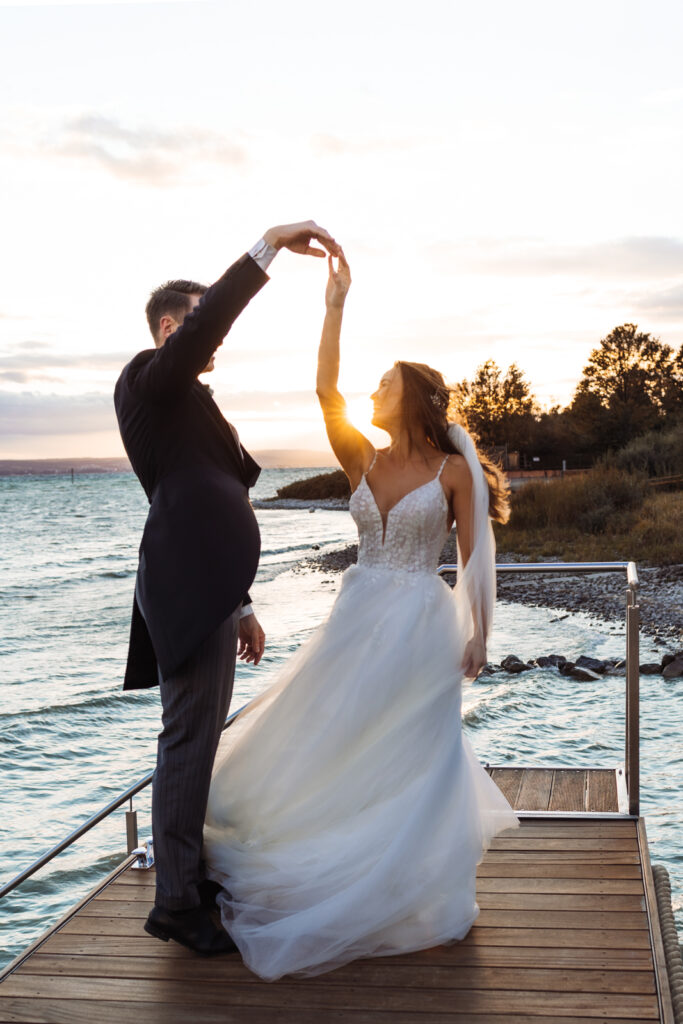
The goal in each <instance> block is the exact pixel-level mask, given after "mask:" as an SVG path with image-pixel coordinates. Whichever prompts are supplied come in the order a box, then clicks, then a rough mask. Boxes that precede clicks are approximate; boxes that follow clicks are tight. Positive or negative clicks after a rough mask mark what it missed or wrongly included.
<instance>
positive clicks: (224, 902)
mask: <svg viewBox="0 0 683 1024" xmlns="http://www.w3.org/2000/svg"><path fill="white" fill-rule="evenodd" d="M329 262H330V273H329V280H328V283H327V290H326V296H325V298H326V306H327V311H326V316H325V321H324V325H323V332H322V339H321V342H320V352H319V361H318V396H319V399H320V404H321V406H322V410H323V415H324V417H325V424H326V427H327V433H328V437H329V439H330V443H331V445H332V448H333V450H334V453H335V455H336V456H337V458H338V459H339V462H340V463H341V465H342V467H343V468H344V471H345V472H346V474H347V476H348V477H349V480H350V483H351V487H352V490H353V493H352V495H351V499H350V502H349V509H350V512H351V515H352V516H353V518H354V520H355V522H356V525H357V527H358V534H359V549H358V564H357V565H355V566H352V567H351V568H349V569H347V571H346V572H345V573H344V576H343V579H342V584H341V588H340V591H339V595H338V597H337V599H336V602H335V604H334V606H333V609H332V611H331V613H330V616H329V619H328V620H327V622H326V623H324V624H323V625H322V626H321V627H320V628H319V629H318V630H317V632H316V633H315V634H314V635H313V637H312V638H311V639H310V640H309V641H308V642H307V643H305V644H304V645H303V646H302V647H301V648H300V649H299V651H298V652H297V653H296V654H295V655H294V656H293V657H292V658H291V659H290V661H289V662H288V663H287V665H286V666H285V668H284V670H283V671H282V673H281V675H280V676H279V678H278V680H277V681H276V682H275V684H274V685H273V686H272V687H270V688H269V689H268V690H267V691H266V693H264V694H263V695H262V696H261V697H260V698H258V699H257V700H255V701H253V702H252V703H251V705H250V706H249V708H248V709H247V710H246V711H245V712H243V713H242V714H241V715H240V716H239V717H238V718H237V719H236V721H235V722H234V723H233V725H232V726H231V727H230V729H228V730H226V732H225V733H224V734H223V742H222V745H221V747H220V748H219V751H218V755H217V758H216V765H215V769H214V776H213V780H212V784H211V792H210V795H209V806H208V812H207V818H206V824H205V829H204V856H205V858H206V864H207V874H208V877H209V878H212V879H213V880H214V881H216V882H219V883H220V884H221V885H222V886H223V887H224V888H223V891H222V892H221V893H220V895H219V897H218V905H219V907H220V910H221V917H222V921H223V924H224V926H225V928H226V929H227V931H228V932H229V933H230V935H231V936H232V938H233V939H234V941H235V943H236V944H237V946H238V948H239V950H240V952H241V953H242V956H243V958H244V962H245V963H246V964H247V966H248V967H250V968H251V970H252V971H254V972H255V973H256V974H258V975H260V976H261V977H263V978H266V979H268V980H274V979H276V978H280V977H282V976H283V975H285V974H298V975H312V974H319V973H322V972H323V971H329V970H331V969H333V968H335V967H339V966H340V965H341V964H344V963H347V962H348V961H350V960H354V959H356V958H358V957H369V956H385V955H389V954H392V953H405V952H409V951H412V950H416V949H423V948H428V947H431V946H435V945H438V944H440V943H443V942H449V941H452V940H454V939H461V938H463V937H464V936H465V935H466V934H467V932H468V931H469V929H470V927H471V925H472V923H473V921H474V920H475V919H476V917H477V914H478V913H479V908H478V907H477V904H476V898H475V873H476V866H477V863H478V862H479V861H480V860H481V858H482V855H483V852H484V851H485V849H486V848H487V846H488V844H489V842H490V840H491V838H492V837H493V836H494V835H495V834H496V833H497V832H499V831H501V830H502V829H506V828H510V827H511V826H516V825H517V824H518V822H517V818H516V816H515V815H514V813H513V811H512V809H511V808H510V806H509V804H508V803H507V801H506V799H505V798H504V796H503V795H502V793H501V792H500V790H499V789H498V788H497V787H496V785H495V784H494V783H493V781H492V780H491V779H490V777H489V776H488V775H487V773H486V772H485V771H484V769H483V768H482V767H481V765H480V764H479V762H478V761H477V759H476V757H475V756H474V754H473V752H472V749H471V747H470V745H469V743H468V741H467V739H466V738H465V737H464V736H463V735H462V726H461V709H460V705H461V684H462V680H463V678H475V677H476V676H477V674H478V673H479V671H480V670H481V668H482V667H483V665H484V663H485V661H486V637H487V634H488V631H489V627H490V624H491V615H492V611H493V601H494V594H495V563H494V550H495V549H494V540H493V532H492V529H491V524H490V517H494V518H497V519H499V520H501V521H504V520H505V518H506V517H507V498H506V492H505V487H504V484H503V482H502V477H501V476H500V474H499V473H498V471H497V470H496V469H495V467H494V466H493V465H492V464H491V463H489V462H488V461H487V460H486V459H485V458H484V457H483V456H482V455H480V454H479V453H478V452H477V450H476V448H475V445H474V443H473V441H472V438H471V437H470V436H469V434H468V433H467V432H466V431H465V430H464V428H463V427H462V426H460V425H458V424H457V423H449V422H448V420H447V412H448V407H449V402H450V393H449V390H448V388H447V387H446V385H445V384H444V380H443V377H442V376H441V374H439V373H437V372H436V371H435V370H432V369H430V368H429V367H428V366H425V365H423V364H419V363H404V362H399V363H396V364H395V365H394V366H393V368H392V369H391V370H389V371H388V372H387V373H385V374H384V376H383V377H382V380H381V381H380V384H379V387H378V389H377V391H376V392H375V393H374V395H373V396H372V399H373V403H374V418H373V422H374V423H375V424H376V425H377V426H378V427H381V428H383V429H384V430H386V431H387V432H388V433H389V435H390V437H391V443H390V444H389V446H388V447H387V448H384V449H381V450H379V451H375V449H374V448H373V446H372V444H371V443H370V442H369V441H368V439H367V438H366V437H364V436H363V435H362V434H361V433H359V432H358V431H357V430H356V429H355V428H353V427H352V426H351V425H350V424H349V422H348V420H347V418H346V407H345V403H344V399H343V398H342V396H341V394H340V393H339V391H338V389H337V378H338V370H339V337H340V331H341V322H342V312H343V307H344V301H345V298H346V294H347V292H348V290H349V286H350V283H351V276H350V272H349V266H348V264H347V262H346V259H345V257H344V256H343V254H342V255H341V256H340V257H339V263H338V267H337V269H336V270H335V268H334V266H333V263H332V260H331V259H330V261H329ZM454 522H455V526H456V529H457V538H458V561H459V569H458V582H457V585H456V587H455V588H454V590H453V591H451V589H450V588H449V586H448V585H447V584H446V583H445V582H444V581H443V580H442V579H441V578H440V577H439V576H437V574H436V572H435V569H436V566H437V564H438V559H439V554H440V552H441V549H442V547H443V545H444V543H445V541H446V538H447V536H448V533H449V531H450V529H451V527H452V525H453V523H454Z"/></svg>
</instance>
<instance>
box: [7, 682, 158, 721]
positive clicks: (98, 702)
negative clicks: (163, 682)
mask: <svg viewBox="0 0 683 1024" xmlns="http://www.w3.org/2000/svg"><path fill="white" fill-rule="evenodd" d="M155 694H156V690H154V689H152V690H151V691H145V692H144V693H142V692H140V691H139V690H135V691H133V692H132V693H124V692H123V691H122V690H120V691H117V692H116V693H109V694H104V695H103V696H97V697H84V698H81V699H77V700H74V701H70V702H68V703H64V704H44V705H43V706H42V707H39V708H32V709H31V710H30V711H10V712H0V722H3V723H4V724H5V725H7V726H10V725H11V723H12V721H22V722H23V721H25V720H26V719H35V718H41V717H42V716H44V715H73V714H79V713H81V712H89V711H92V710H93V708H100V709H109V708H111V709H119V708H120V707H121V705H122V703H124V704H128V703H131V702H133V701H135V702H139V701H140V700H141V699H144V698H145V696H147V697H148V699H149V701H150V702H152V701H153V700H156V699H157V698H156V696H155Z"/></svg>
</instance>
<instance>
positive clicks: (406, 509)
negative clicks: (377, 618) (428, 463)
mask: <svg viewBox="0 0 683 1024" xmlns="http://www.w3.org/2000/svg"><path fill="white" fill-rule="evenodd" d="M376 458H377V456H376V455H375V458H374V459H373V460H372V463H371V465H370V468H369V469H368V472H367V473H365V474H364V476H363V478H362V480H361V482H360V484H359V486H358V487H357V488H356V490H355V491H354V492H353V494H352V495H351V500H350V501H349V512H350V513H351V515H352V516H353V519H354V522H355V523H356V526H357V527H358V565H361V566H365V567H367V568H382V569H389V570H401V571H403V572H428V573H432V574H433V573H434V571H435V569H436V567H437V565H438V562H439V555H440V554H441V549H442V548H443V546H444V544H445V543H446V540H447V538H448V505H447V502H446V496H445V495H444V491H443V487H442V486H441V474H442V472H443V468H444V466H445V464H446V459H444V460H443V462H442V463H441V466H440V467H439V471H438V473H437V474H436V476H435V477H434V478H433V479H432V480H429V481H428V482H427V483H425V484H422V486H420V487H415V488H414V489H413V490H412V491H409V492H408V493H407V494H405V495H404V496H403V497H402V498H401V500H400V501H398V502H397V503H396V504H395V505H394V506H393V507H392V508H390V509H389V511H388V513H387V516H386V522H385V521H384V520H383V519H382V515H381V513H380V511H379V508H378V506H377V502H376V501H375V497H374V495H373V493H372V490H371V489H370V485H369V483H368V481H367V476H368V473H370V471H371V470H372V467H373V466H374V464H375V460H376Z"/></svg>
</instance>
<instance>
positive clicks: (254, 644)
mask: <svg viewBox="0 0 683 1024" xmlns="http://www.w3.org/2000/svg"><path fill="white" fill-rule="evenodd" d="M265 649H266V634H265V633H264V632H263V630H262V629H261V624H260V623H259V621H258V619H257V618H256V616H255V615H254V613H253V612H252V613H251V615H245V616H244V617H243V618H241V619H240V631H239V644H238V647H237V654H238V657H239V658H240V661H247V662H250V663H251V662H252V661H253V663H254V664H255V665H258V663H259V661H260V660H261V658H262V657H263V652H264V650H265Z"/></svg>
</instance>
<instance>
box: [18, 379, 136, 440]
mask: <svg viewBox="0 0 683 1024" xmlns="http://www.w3.org/2000/svg"><path fill="white" fill-rule="evenodd" d="M112 429H114V430H115V429H116V417H115V414H114V403H113V401H112V397H111V395H105V394H97V393H90V394H85V395H39V394H35V393H34V392H30V391H24V392H20V393H15V392H8V391H0V436H2V437H3V438H5V440H7V439H8V438H10V437H19V436H25V435H31V436H39V435H41V434H46V435H52V434H88V433H96V432H98V431H106V430H112Z"/></svg>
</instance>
